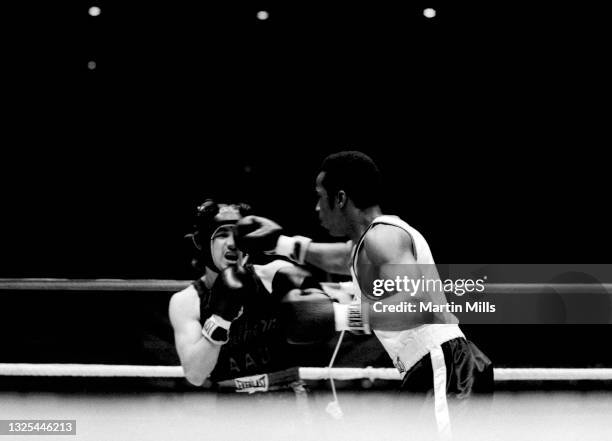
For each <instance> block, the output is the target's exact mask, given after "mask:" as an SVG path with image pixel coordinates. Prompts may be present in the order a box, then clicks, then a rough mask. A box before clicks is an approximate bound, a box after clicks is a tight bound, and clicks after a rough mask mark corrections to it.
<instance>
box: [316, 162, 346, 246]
mask: <svg viewBox="0 0 612 441" xmlns="http://www.w3.org/2000/svg"><path fill="white" fill-rule="evenodd" d="M323 178H325V172H321V173H319V175H318V176H317V181H316V186H315V191H316V192H317V195H318V198H317V205H316V207H315V209H316V211H317V213H318V214H319V221H320V222H321V226H322V227H323V228H325V229H326V230H327V231H328V232H329V234H330V235H332V236H334V237H342V236H344V235H345V233H346V231H345V226H344V215H343V214H342V210H341V209H340V207H338V205H337V204H336V202H335V201H331V204H332V206H330V200H329V195H328V193H327V190H325V187H323Z"/></svg>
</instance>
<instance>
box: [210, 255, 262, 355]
mask: <svg viewBox="0 0 612 441" xmlns="http://www.w3.org/2000/svg"><path fill="white" fill-rule="evenodd" d="M254 289H255V283H254V280H253V277H252V276H251V275H250V274H249V273H248V272H247V271H246V270H245V269H244V268H242V267H237V266H231V267H228V268H226V269H225V270H223V271H222V272H221V273H220V274H219V275H218V276H217V280H215V283H214V284H213V287H212V289H211V293H210V301H209V304H208V311H209V312H210V316H209V317H208V318H207V319H206V321H205V322H204V326H203V328H202V335H203V336H204V337H206V339H208V340H209V341H210V342H211V343H213V344H217V345H222V344H225V343H227V342H228V340H229V329H230V325H231V323H232V322H233V321H234V320H236V319H237V318H238V317H240V315H241V314H242V308H243V305H244V303H245V301H246V299H247V296H248V295H249V293H251V292H252V291H253V290H254Z"/></svg>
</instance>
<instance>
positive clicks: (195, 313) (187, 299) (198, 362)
mask: <svg viewBox="0 0 612 441" xmlns="http://www.w3.org/2000/svg"><path fill="white" fill-rule="evenodd" d="M199 311H200V299H199V297H198V295H197V293H196V291H195V290H189V289H186V290H183V291H180V292H178V293H176V294H174V295H173V296H172V298H171V299H170V307H169V314H170V322H171V323H172V327H173V329H174V342H175V345H176V350H177V352H178V355H179V358H180V360H181V365H182V366H183V371H184V372H185V377H186V378H187V380H188V381H189V382H190V383H192V384H194V385H196V386H201V385H202V384H203V383H204V381H205V380H206V378H207V377H208V376H209V375H210V373H211V372H212V370H213V369H214V367H215V365H216V364H217V359H218V358H219V350H220V346H217V345H213V344H212V343H211V342H209V341H208V340H207V339H206V338H204V336H203V335H202V325H201V324H200V321H199V318H200V317H199V315H200V312H199Z"/></svg>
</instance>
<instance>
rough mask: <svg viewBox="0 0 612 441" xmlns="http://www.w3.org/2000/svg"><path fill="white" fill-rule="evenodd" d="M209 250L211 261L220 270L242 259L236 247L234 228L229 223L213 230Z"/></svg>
mask: <svg viewBox="0 0 612 441" xmlns="http://www.w3.org/2000/svg"><path fill="white" fill-rule="evenodd" d="M210 251H211V255H212V258H213V262H214V263H215V265H216V266H217V268H218V269H219V270H221V271H223V270H224V269H225V268H227V267H228V266H231V265H236V264H237V263H238V261H239V260H242V252H241V251H238V249H237V248H236V244H235V242H234V230H233V228H232V226H231V225H225V226H222V227H220V228H218V229H217V230H216V231H215V233H214V234H213V237H212V242H211V247H210Z"/></svg>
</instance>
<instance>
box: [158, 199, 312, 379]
mask: <svg viewBox="0 0 612 441" xmlns="http://www.w3.org/2000/svg"><path fill="white" fill-rule="evenodd" d="M250 212H251V209H250V207H249V206H248V205H246V204H220V203H216V202H215V201H213V200H210V199H208V200H206V201H205V202H204V203H202V204H201V205H199V206H198V208H197V212H196V215H195V222H194V228H195V231H194V232H192V233H191V234H189V235H187V236H186V237H187V239H188V240H189V241H190V243H192V244H193V252H194V257H195V259H196V260H197V261H199V262H201V263H202V264H203V266H204V268H202V271H203V272H204V274H203V276H202V277H201V278H199V279H198V280H196V281H195V282H194V283H193V284H191V285H190V286H188V287H187V288H185V289H184V290H182V291H180V292H178V293H175V294H174V295H173V296H172V298H171V300H170V306H169V314H170V320H171V323H172V326H173V329H174V335H175V344H176V349H177V352H178V355H179V358H180V360H181V365H182V366H183V370H184V372H185V376H186V378H187V379H188V380H189V381H190V382H191V383H192V384H195V385H201V384H203V383H204V381H205V379H206V378H207V377H209V376H210V379H211V380H212V381H213V382H215V383H218V382H220V381H222V380H227V379H232V378H237V377H249V378H250V376H253V375H262V374H265V373H270V372H275V371H280V370H284V369H287V368H289V367H291V366H293V363H292V359H291V358H290V357H287V353H288V352H290V351H288V350H287V347H286V345H287V339H286V337H285V334H284V331H283V326H282V324H283V323H284V322H283V319H282V317H281V315H282V311H283V309H282V303H281V298H282V297H283V296H284V295H285V294H286V293H287V292H288V291H290V290H291V289H294V288H300V287H305V286H315V284H313V282H312V281H310V279H309V278H308V277H307V273H305V272H304V271H302V270H300V269H299V268H297V267H295V266H294V265H293V264H291V263H289V262H287V261H284V260H273V261H272V262H270V263H268V264H265V265H255V264H250V263H249V264H243V262H244V260H246V258H245V256H244V254H243V253H242V252H241V251H240V250H238V249H237V247H236V245H235V242H234V227H235V225H236V222H238V221H239V220H240V219H242V218H243V216H245V215H248V214H249V213H250ZM260 383H261V382H260V381H246V380H245V381H241V382H239V383H237V384H243V385H244V384H260ZM224 384H225V383H224Z"/></svg>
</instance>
